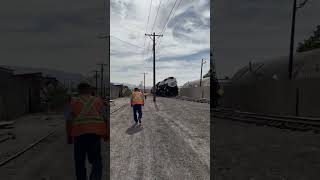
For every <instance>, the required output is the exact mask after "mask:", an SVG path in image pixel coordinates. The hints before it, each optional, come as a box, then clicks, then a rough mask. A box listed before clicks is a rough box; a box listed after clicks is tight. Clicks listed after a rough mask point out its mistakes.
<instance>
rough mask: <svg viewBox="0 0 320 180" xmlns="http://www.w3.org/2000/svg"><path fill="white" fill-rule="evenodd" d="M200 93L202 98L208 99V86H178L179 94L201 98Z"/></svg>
mask: <svg viewBox="0 0 320 180" xmlns="http://www.w3.org/2000/svg"><path fill="white" fill-rule="evenodd" d="M202 93H203V98H205V99H210V86H205V87H190V88H180V92H179V95H180V96H185V97H189V98H193V99H202Z"/></svg>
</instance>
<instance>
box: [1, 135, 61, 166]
mask: <svg viewBox="0 0 320 180" xmlns="http://www.w3.org/2000/svg"><path fill="white" fill-rule="evenodd" d="M53 133H55V130H54V131H51V132H50V133H48V134H46V135H45V136H43V137H41V138H40V139H39V140H37V141H35V142H33V143H31V144H30V145H28V146H27V147H25V148H22V149H21V150H20V151H18V152H17V153H15V154H13V155H11V156H10V157H8V158H7V159H5V160H3V161H1V162H0V167H2V166H4V165H5V164H7V163H9V162H11V161H12V160H14V159H16V158H17V157H19V156H21V155H22V154H24V153H25V152H27V151H28V150H30V149H32V148H33V147H34V146H36V145H38V144H39V143H40V142H42V141H43V140H45V139H47V138H48V137H49V136H51V135H52V134H53Z"/></svg>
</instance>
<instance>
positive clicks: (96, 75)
mask: <svg viewBox="0 0 320 180" xmlns="http://www.w3.org/2000/svg"><path fill="white" fill-rule="evenodd" d="M93 72H95V75H94V77H95V79H96V96H98V71H97V70H95V71H93Z"/></svg>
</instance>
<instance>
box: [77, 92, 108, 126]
mask: <svg viewBox="0 0 320 180" xmlns="http://www.w3.org/2000/svg"><path fill="white" fill-rule="evenodd" d="M78 100H79V101H80V102H81V103H82V109H81V111H80V114H79V115H77V116H76V117H75V118H74V119H73V121H74V123H76V124H78V123H86V122H93V121H98V122H100V121H103V119H102V118H101V116H100V114H99V112H98V111H97V110H96V109H95V106H94V103H95V101H96V98H94V97H91V98H90V99H89V100H85V99H83V98H82V97H80V98H79V99H78Z"/></svg>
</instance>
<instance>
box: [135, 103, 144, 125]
mask: <svg viewBox="0 0 320 180" xmlns="http://www.w3.org/2000/svg"><path fill="white" fill-rule="evenodd" d="M137 113H138V114H139V117H137ZM141 118H142V105H141V104H135V105H133V119H134V121H135V122H136V123H137V122H138V119H139V122H140V123H141Z"/></svg>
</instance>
